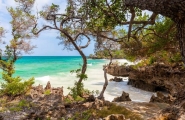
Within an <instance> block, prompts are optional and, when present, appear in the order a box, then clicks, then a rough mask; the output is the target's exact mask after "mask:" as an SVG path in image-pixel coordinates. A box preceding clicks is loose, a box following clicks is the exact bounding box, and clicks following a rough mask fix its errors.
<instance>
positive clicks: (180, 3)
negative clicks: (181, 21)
mask: <svg viewBox="0 0 185 120" xmlns="http://www.w3.org/2000/svg"><path fill="white" fill-rule="evenodd" d="M125 5H126V6H127V7H137V8H140V9H141V10H149V11H152V12H154V13H157V14H161V15H163V16H166V17H169V18H171V19H173V20H174V19H175V18H180V17H182V18H184V17H185V1H184V0H125Z"/></svg>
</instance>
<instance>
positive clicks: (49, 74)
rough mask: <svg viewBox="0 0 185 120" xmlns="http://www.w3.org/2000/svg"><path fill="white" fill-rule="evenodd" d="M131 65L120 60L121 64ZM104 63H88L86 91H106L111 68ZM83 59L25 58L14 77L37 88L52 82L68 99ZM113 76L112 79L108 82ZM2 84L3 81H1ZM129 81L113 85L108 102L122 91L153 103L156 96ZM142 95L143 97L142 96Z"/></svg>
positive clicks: (108, 88) (107, 90)
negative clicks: (107, 69)
mask: <svg viewBox="0 0 185 120" xmlns="http://www.w3.org/2000/svg"><path fill="white" fill-rule="evenodd" d="M119 61H120V62H122V63H124V62H127V61H126V60H118V62H119ZM108 62H109V61H108V60H104V59H88V64H87V66H88V68H87V72H86V73H87V75H88V79H87V80H86V81H84V86H85V88H87V89H89V90H99V91H101V90H102V87H103V84H104V76H103V75H104V73H103V69H102V68H103V65H105V64H108ZM81 64H82V58H81V57H80V56H23V57H21V58H20V59H19V60H18V61H17V62H16V64H15V70H16V73H15V74H14V76H21V77H22V78H23V79H25V80H26V79H28V78H31V77H34V78H35V85H38V84H41V85H43V86H45V85H46V83H47V82H48V81H50V83H51V85H52V86H53V87H62V86H63V87H64V94H65V95H67V94H68V92H69V90H68V89H67V87H70V86H73V84H74V81H75V80H78V79H77V78H76V77H75V74H71V73H70V71H71V70H75V69H78V68H80V65H81ZM110 78H113V76H111V75H108V79H110ZM1 81H2V80H1ZM127 81H128V78H123V82H119V83H116V82H109V85H108V87H107V89H106V91H105V99H107V100H110V101H111V100H112V99H113V98H114V97H117V96H120V95H121V94H122V91H123V90H124V91H125V92H128V93H130V97H131V99H132V100H134V101H149V99H150V97H151V95H152V94H153V93H151V92H146V91H142V90H139V89H137V88H133V87H131V86H129V85H127ZM141 93H142V94H141Z"/></svg>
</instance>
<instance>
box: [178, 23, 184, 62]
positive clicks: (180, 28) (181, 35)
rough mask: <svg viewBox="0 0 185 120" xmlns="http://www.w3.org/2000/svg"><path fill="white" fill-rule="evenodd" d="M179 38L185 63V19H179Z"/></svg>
mask: <svg viewBox="0 0 185 120" xmlns="http://www.w3.org/2000/svg"><path fill="white" fill-rule="evenodd" d="M177 39H178V40H179V47H180V51H181V56H182V61H183V63H184V64H185V20H179V21H177Z"/></svg>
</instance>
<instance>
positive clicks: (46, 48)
mask: <svg viewBox="0 0 185 120" xmlns="http://www.w3.org/2000/svg"><path fill="white" fill-rule="evenodd" d="M52 3H54V4H58V5H60V12H64V10H65V8H66V0H36V4H35V7H36V8H37V9H38V10H41V9H42V7H43V6H44V5H47V4H48V5H51V4H52ZM10 6H12V7H15V6H16V3H15V2H14V0H0V26H2V27H4V28H5V29H6V30H7V33H6V37H5V38H3V40H5V41H8V40H10V39H11V34H10V32H11V26H10V24H9V22H10V21H11V17H10V15H9V13H8V12H7V7H10ZM56 37H57V32H56V31H45V32H43V33H41V34H40V35H39V37H38V38H36V39H34V40H32V41H31V42H32V44H33V45H36V46H37V47H36V48H35V49H34V50H33V51H32V54H29V55H31V56H79V53H78V52H77V51H76V50H73V51H68V50H63V48H64V46H62V45H58V43H59V42H60V40H59V39H56ZM0 47H2V45H0ZM83 51H84V53H85V55H87V56H88V55H89V54H92V53H93V51H94V42H93V41H91V44H90V45H89V46H88V48H86V49H83ZM23 55H26V54H23Z"/></svg>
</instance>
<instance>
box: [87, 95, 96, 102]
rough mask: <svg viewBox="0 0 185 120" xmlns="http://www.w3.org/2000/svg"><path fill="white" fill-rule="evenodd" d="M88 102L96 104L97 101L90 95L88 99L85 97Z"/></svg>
mask: <svg viewBox="0 0 185 120" xmlns="http://www.w3.org/2000/svg"><path fill="white" fill-rule="evenodd" d="M85 99H86V102H94V101H95V97H94V95H88V96H87V97H85Z"/></svg>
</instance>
